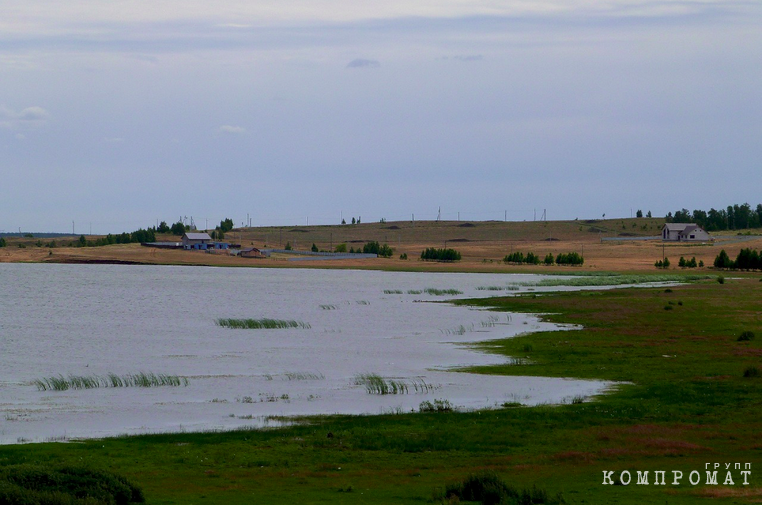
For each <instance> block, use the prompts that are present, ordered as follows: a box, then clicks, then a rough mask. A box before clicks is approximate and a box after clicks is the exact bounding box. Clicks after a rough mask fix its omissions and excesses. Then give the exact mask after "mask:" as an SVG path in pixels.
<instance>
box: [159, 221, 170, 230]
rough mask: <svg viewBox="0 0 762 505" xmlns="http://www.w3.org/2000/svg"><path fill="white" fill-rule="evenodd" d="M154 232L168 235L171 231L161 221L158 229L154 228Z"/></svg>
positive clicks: (164, 222) (165, 223)
mask: <svg viewBox="0 0 762 505" xmlns="http://www.w3.org/2000/svg"><path fill="white" fill-rule="evenodd" d="M156 231H157V232H159V233H169V232H170V231H171V230H170V228H169V226H168V225H167V222H166V221H162V222H161V223H159V227H158V228H156Z"/></svg>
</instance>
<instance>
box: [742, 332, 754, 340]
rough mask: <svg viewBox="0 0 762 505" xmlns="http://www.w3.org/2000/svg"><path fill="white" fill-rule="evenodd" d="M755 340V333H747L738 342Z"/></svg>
mask: <svg viewBox="0 0 762 505" xmlns="http://www.w3.org/2000/svg"><path fill="white" fill-rule="evenodd" d="M750 340H754V332H751V331H745V332H743V333H741V335H739V336H738V342H748V341H750Z"/></svg>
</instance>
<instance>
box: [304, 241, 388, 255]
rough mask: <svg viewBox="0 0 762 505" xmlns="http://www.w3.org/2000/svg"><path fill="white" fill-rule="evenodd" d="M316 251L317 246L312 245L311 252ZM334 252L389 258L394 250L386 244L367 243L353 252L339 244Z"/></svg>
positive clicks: (352, 249)
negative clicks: (376, 255)
mask: <svg viewBox="0 0 762 505" xmlns="http://www.w3.org/2000/svg"><path fill="white" fill-rule="evenodd" d="M316 250H317V246H316V245H315V244H312V251H313V252H315V251H316ZM334 252H337V253H345V252H348V253H350V254H378V255H379V256H380V257H382V258H391V257H392V254H394V249H392V248H391V247H389V246H388V245H387V244H384V245H381V244H379V243H378V242H368V243H367V244H365V245H364V246H362V248H360V247H358V248H357V250H355V248H354V247H350V248H349V251H347V244H345V243H341V244H338V245H337V246H336V248H335V249H334Z"/></svg>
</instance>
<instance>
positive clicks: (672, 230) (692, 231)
mask: <svg viewBox="0 0 762 505" xmlns="http://www.w3.org/2000/svg"><path fill="white" fill-rule="evenodd" d="M661 238H662V240H669V241H673V242H708V241H710V240H712V237H711V236H710V235H709V234H708V233H707V232H706V231H704V229H703V228H701V227H700V226H699V225H697V224H694V223H667V224H665V225H664V228H662V229H661Z"/></svg>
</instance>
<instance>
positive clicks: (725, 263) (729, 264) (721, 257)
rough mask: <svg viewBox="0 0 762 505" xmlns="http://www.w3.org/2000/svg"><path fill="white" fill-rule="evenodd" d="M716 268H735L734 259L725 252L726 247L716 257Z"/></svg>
mask: <svg viewBox="0 0 762 505" xmlns="http://www.w3.org/2000/svg"><path fill="white" fill-rule="evenodd" d="M714 268H733V261H732V260H731V259H730V257H729V256H728V253H726V252H725V249H723V250H721V251H720V254H718V255H717V257H716V258H714Z"/></svg>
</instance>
